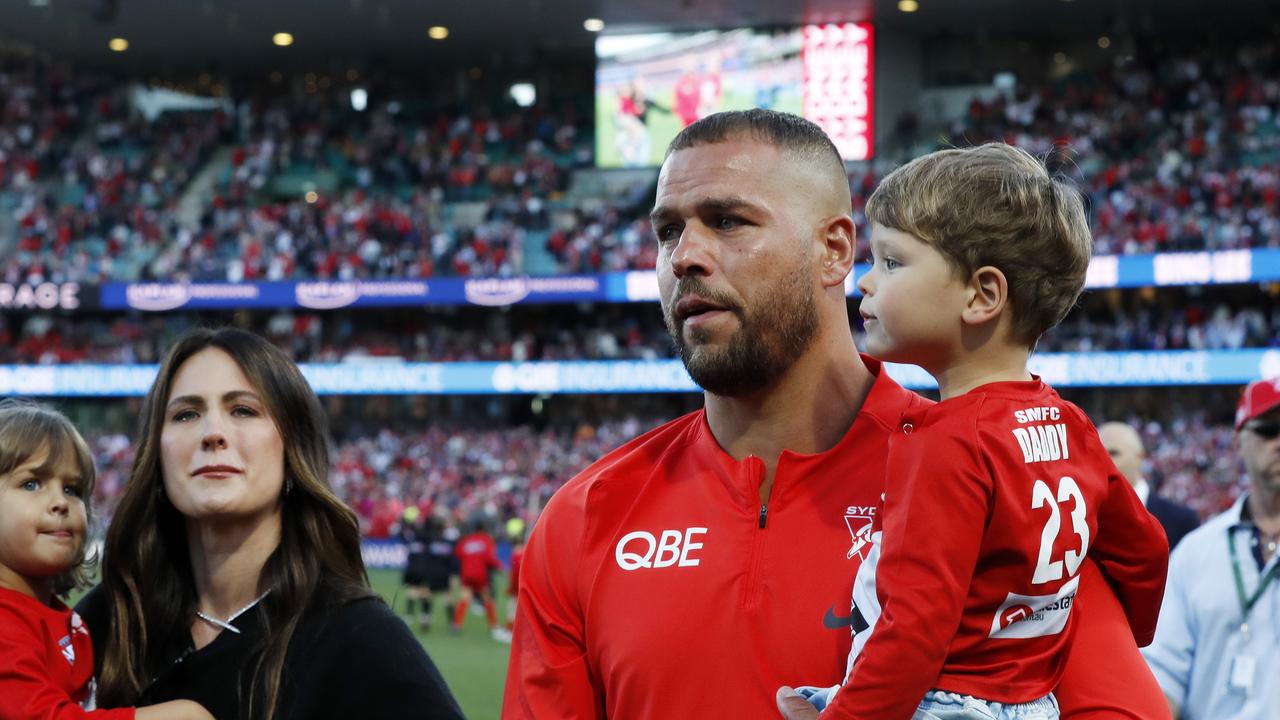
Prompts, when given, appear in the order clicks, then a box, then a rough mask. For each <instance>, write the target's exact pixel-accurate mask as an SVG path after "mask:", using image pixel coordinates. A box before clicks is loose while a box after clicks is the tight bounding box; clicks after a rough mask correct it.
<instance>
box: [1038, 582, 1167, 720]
mask: <svg viewBox="0 0 1280 720" xmlns="http://www.w3.org/2000/svg"><path fill="white" fill-rule="evenodd" d="M1071 614H1072V616H1073V617H1072V621H1071V622H1072V626H1073V628H1074V630H1073V632H1074V637H1073V640H1072V644H1071V648H1070V651H1069V654H1068V655H1067V663H1066V667H1065V669H1064V672H1063V676H1062V680H1061V681H1060V682H1059V683H1058V687H1057V688H1056V689H1055V690H1054V695H1055V696H1056V697H1057V699H1058V704H1059V706H1060V707H1061V708H1062V718H1063V720H1115V719H1116V718H1127V719H1129V720H1161V719H1162V718H1168V717H1169V715H1168V712H1169V704H1168V703H1167V702H1166V699H1165V695H1164V693H1163V692H1162V691H1161V689H1160V685H1159V684H1157V683H1156V679H1155V677H1153V676H1152V674H1151V670H1150V669H1149V668H1148V667H1147V663H1146V662H1145V661H1144V660H1143V658H1142V654H1141V653H1139V652H1138V646H1137V644H1136V643H1135V642H1134V640H1133V634H1132V633H1131V632H1130V631H1129V621H1128V619H1127V618H1126V617H1125V613H1124V609H1123V608H1121V607H1120V603H1119V601H1117V600H1116V596H1115V593H1113V592H1112V591H1111V587H1110V586H1108V585H1107V582H1106V580H1105V579H1104V578H1103V577H1102V573H1100V572H1099V571H1098V568H1097V566H1096V565H1095V564H1094V563H1093V562H1092V561H1089V560H1086V561H1085V563H1084V565H1082V566H1081V567H1080V590H1079V592H1077V593H1076V601H1075V603H1074V604H1073V605H1072V608H1071Z"/></svg>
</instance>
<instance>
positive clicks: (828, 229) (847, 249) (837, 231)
mask: <svg viewBox="0 0 1280 720" xmlns="http://www.w3.org/2000/svg"><path fill="white" fill-rule="evenodd" d="M821 233H822V237H821V246H820V247H819V250H820V252H821V256H822V260H821V262H822V267H821V277H822V286H823V287H825V288H829V287H834V286H836V285H839V286H841V287H843V286H844V279H845V277H846V276H848V274H849V273H851V272H853V253H854V250H855V248H856V246H855V244H854V242H855V241H854V236H855V233H856V227H855V226H854V224H853V218H851V217H849V216H848V215H833V216H832V217H829V218H827V219H826V220H823V221H822V226H821Z"/></svg>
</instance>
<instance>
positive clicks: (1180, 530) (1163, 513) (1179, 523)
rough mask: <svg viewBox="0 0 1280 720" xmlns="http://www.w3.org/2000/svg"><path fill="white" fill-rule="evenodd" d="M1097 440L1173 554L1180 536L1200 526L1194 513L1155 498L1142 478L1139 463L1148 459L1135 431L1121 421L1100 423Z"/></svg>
mask: <svg viewBox="0 0 1280 720" xmlns="http://www.w3.org/2000/svg"><path fill="white" fill-rule="evenodd" d="M1098 437H1100V438H1102V444H1103V445H1104V446H1105V447H1106V448H1107V452H1108V453H1111V460H1112V462H1114V463H1115V464H1116V468H1118V469H1119V470H1120V473H1121V474H1123V475H1124V477H1125V479H1126V480H1128V481H1129V484H1130V485H1132V486H1133V491H1134V492H1136V493H1137V494H1138V499H1139V500H1141V501H1142V504H1143V505H1146V506H1147V510H1149V511H1150V512H1151V514H1152V515H1155V516H1156V519H1157V520H1159V521H1160V525H1161V526H1162V527H1164V534H1165V535H1167V536H1168V538H1169V550H1170V551H1171V552H1172V551H1173V548H1174V546H1175V545H1177V544H1178V541H1179V540H1181V539H1182V538H1183V536H1185V535H1186V534H1187V533H1189V532H1191V531H1192V530H1195V529H1196V528H1198V527H1200V518H1199V516H1197V515H1196V511H1195V510H1192V509H1191V508H1189V507H1187V506H1186V505H1182V504H1181V503H1176V502H1174V501H1172V500H1166V499H1165V498H1163V497H1161V496H1159V495H1157V494H1156V492H1155V488H1153V487H1151V483H1149V482H1147V479H1146V478H1145V477H1143V475H1142V461H1143V460H1145V459H1146V458H1147V451H1146V449H1145V448H1143V447H1142V438H1141V437H1140V436H1139V435H1138V431H1137V430H1134V429H1133V428H1132V427H1130V426H1129V425H1126V424H1125V423H1121V422H1109V423H1103V424H1102V426H1101V427H1099V428H1098Z"/></svg>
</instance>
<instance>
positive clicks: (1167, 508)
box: [1147, 490, 1200, 551]
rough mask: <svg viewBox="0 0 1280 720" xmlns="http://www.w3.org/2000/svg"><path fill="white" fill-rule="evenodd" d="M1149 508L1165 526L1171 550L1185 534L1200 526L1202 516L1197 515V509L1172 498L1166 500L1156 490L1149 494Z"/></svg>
mask: <svg viewBox="0 0 1280 720" xmlns="http://www.w3.org/2000/svg"><path fill="white" fill-rule="evenodd" d="M1147 510H1149V511H1150V512H1151V514H1152V515H1155V516H1156V519H1157V520H1159V521H1160V525H1161V526H1163V527H1164V534H1165V535H1167V536H1169V550H1170V551H1172V550H1173V546H1174V545H1177V544H1178V541H1180V540H1182V538H1183V536H1185V535H1186V534H1187V533H1189V532H1191V531H1192V530H1195V529H1196V528H1198V527H1200V517H1199V516H1198V515H1196V511H1195V510H1192V509H1191V508H1189V507H1187V506H1186V505H1181V504H1179V503H1176V502H1173V501H1172V500H1165V499H1164V498H1162V497H1160V496H1159V495H1157V494H1156V493H1155V491H1154V490H1153V491H1152V492H1151V494H1149V495H1147Z"/></svg>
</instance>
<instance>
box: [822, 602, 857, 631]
mask: <svg viewBox="0 0 1280 720" xmlns="http://www.w3.org/2000/svg"><path fill="white" fill-rule="evenodd" d="M859 619H860V618H859V614H858V613H850V614H849V616H848V617H841V616H840V615H836V612H835V608H834V607H829V608H827V614H826V615H824V616H822V625H823V627H825V628H827V629H828V630H839V629H840V628H846V627H853V624H854V623H856V622H857V621H858V620H859Z"/></svg>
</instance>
